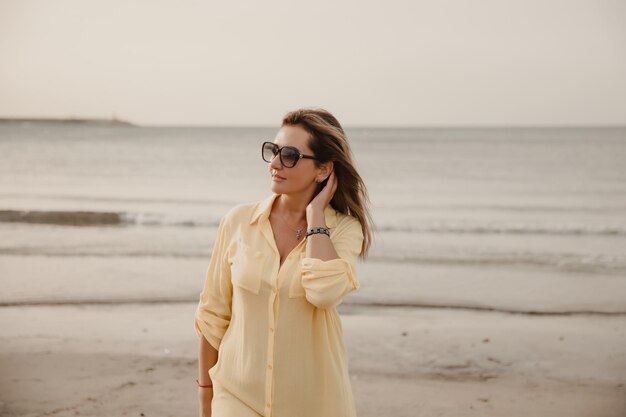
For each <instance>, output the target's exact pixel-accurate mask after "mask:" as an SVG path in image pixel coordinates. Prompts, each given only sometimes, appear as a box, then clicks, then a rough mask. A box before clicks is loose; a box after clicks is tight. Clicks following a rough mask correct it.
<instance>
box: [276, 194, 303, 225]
mask: <svg viewBox="0 0 626 417" xmlns="http://www.w3.org/2000/svg"><path fill="white" fill-rule="evenodd" d="M276 200H277V202H276V209H277V210H278V213H279V214H280V215H281V216H283V217H284V218H285V219H289V220H290V221H291V222H293V223H299V222H301V221H302V220H304V219H306V206H308V205H309V201H307V200H306V199H304V198H302V197H301V196H293V195H287V194H281V195H279V196H278V197H277V198H276Z"/></svg>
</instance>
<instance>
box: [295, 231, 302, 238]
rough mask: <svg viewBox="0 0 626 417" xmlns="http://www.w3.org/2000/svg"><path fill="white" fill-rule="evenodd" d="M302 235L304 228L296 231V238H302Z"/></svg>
mask: <svg viewBox="0 0 626 417" xmlns="http://www.w3.org/2000/svg"><path fill="white" fill-rule="evenodd" d="M300 236H302V229H298V230H297V231H296V240H300Z"/></svg>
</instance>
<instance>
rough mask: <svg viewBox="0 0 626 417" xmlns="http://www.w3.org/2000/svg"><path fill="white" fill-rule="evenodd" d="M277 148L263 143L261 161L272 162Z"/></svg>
mask: <svg viewBox="0 0 626 417" xmlns="http://www.w3.org/2000/svg"><path fill="white" fill-rule="evenodd" d="M277 149H278V146H276V145H274V144H273V143H264V144H263V160H264V161H265V162H272V159H274V156H275V155H276V153H277Z"/></svg>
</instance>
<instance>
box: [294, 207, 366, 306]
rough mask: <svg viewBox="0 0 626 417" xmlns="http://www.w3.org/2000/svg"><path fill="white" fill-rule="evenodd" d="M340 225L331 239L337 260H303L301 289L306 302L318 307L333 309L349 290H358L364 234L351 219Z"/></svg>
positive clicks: (358, 224)
mask: <svg viewBox="0 0 626 417" xmlns="http://www.w3.org/2000/svg"><path fill="white" fill-rule="evenodd" d="M342 223H343V224H341V223H340V224H339V225H338V227H337V229H336V230H335V231H334V236H333V239H332V242H333V246H334V247H335V251H336V252H337V254H338V255H339V258H337V259H331V260H328V261H323V260H321V259H318V258H307V257H305V258H302V260H301V262H302V277H301V279H302V286H303V287H304V291H305V295H306V299H307V300H308V301H309V302H310V303H311V304H313V305H314V306H316V307H318V308H331V307H335V306H337V305H339V304H341V302H342V301H343V298H344V297H345V296H346V294H348V293H349V292H350V291H354V290H358V289H359V287H360V284H359V281H358V279H357V274H356V262H357V258H358V256H359V254H360V253H361V246H362V244H363V231H362V229H361V224H360V223H359V221H358V220H356V219H355V218H353V217H347V218H346V220H344V222H342Z"/></svg>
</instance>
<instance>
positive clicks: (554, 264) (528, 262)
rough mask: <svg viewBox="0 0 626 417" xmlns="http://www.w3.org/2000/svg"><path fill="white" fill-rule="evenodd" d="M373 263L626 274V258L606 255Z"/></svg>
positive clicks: (413, 258) (470, 256)
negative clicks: (546, 269) (503, 267)
mask: <svg viewBox="0 0 626 417" xmlns="http://www.w3.org/2000/svg"><path fill="white" fill-rule="evenodd" d="M368 260H369V261H373V262H385V263H398V262H399V263H408V264H416V265H420V264H421V265H424V264H432V265H456V266H470V267H474V266H475V267H481V268H482V267H501V266H505V267H509V266H511V267H522V268H528V267H529V268H548V269H553V270H559V271H566V272H574V273H580V272H584V273H605V274H617V275H623V274H624V273H626V258H625V257H623V256H622V257H620V256H614V255H603V254H576V253H548V252H545V253H544V252H524V251H521V252H497V253H495V252H494V253H478V252H472V253H467V254H465V255H463V254H447V255H443V254H435V253H426V252H424V253H414V254H407V255H404V256H402V255H396V254H393V255H392V254H378V255H377V254H374V255H372V256H370V257H369V258H368Z"/></svg>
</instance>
